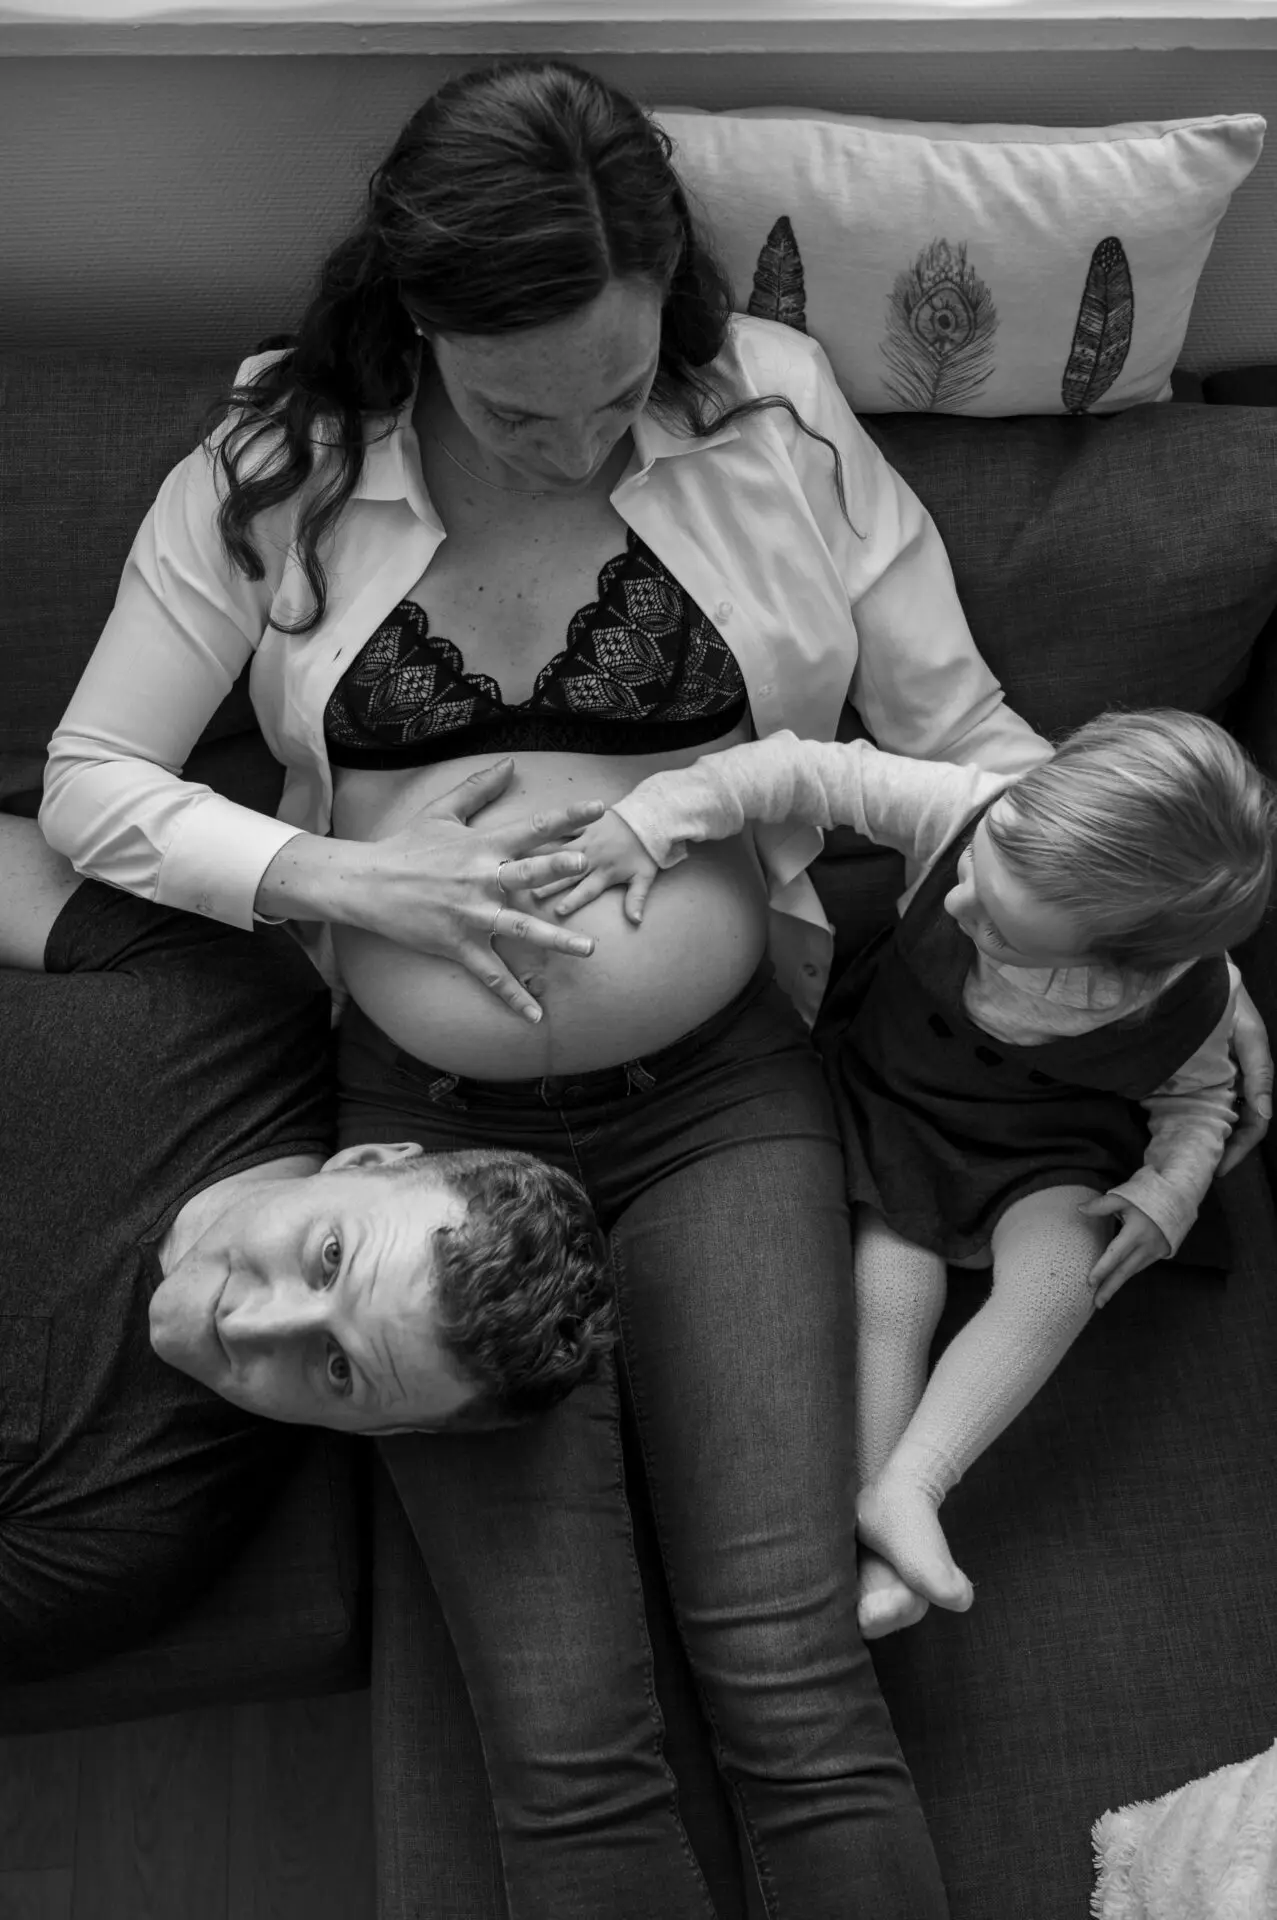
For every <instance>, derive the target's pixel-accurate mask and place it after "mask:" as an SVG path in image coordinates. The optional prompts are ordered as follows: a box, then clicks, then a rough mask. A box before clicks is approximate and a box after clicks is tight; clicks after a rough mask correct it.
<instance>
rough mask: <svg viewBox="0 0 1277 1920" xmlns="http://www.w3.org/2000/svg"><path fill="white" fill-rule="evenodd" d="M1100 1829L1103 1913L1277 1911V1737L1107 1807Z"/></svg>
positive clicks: (1143, 1916) (1098, 1907)
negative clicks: (1242, 1756)
mask: <svg viewBox="0 0 1277 1920" xmlns="http://www.w3.org/2000/svg"><path fill="white" fill-rule="evenodd" d="M1091 1839H1092V1843H1093V1845H1094V1847H1095V1865H1096V1873H1097V1879H1096V1885H1095V1891H1094V1893H1093V1894H1092V1896H1091V1913H1092V1916H1093V1920H1277V1741H1275V1742H1274V1744H1273V1745H1272V1746H1271V1747H1269V1748H1268V1749H1267V1751H1266V1752H1264V1753H1257V1754H1256V1755H1255V1757H1254V1759H1253V1760H1241V1761H1239V1762H1238V1763H1237V1764H1236V1765H1235V1766H1230V1767H1220V1768H1218V1769H1217V1771H1216V1772H1214V1773H1208V1774H1207V1775H1206V1777H1205V1778H1204V1779H1202V1780H1191V1781H1190V1782H1189V1784H1188V1785H1187V1786H1186V1787H1177V1788H1176V1789H1175V1790H1174V1791H1173V1792H1171V1793H1164V1794H1163V1795H1162V1797H1161V1799H1160V1800H1144V1801H1138V1802H1137V1803H1136V1804H1135V1805H1134V1806H1130V1807H1121V1808H1119V1809H1118V1811H1117V1812H1116V1813H1106V1814H1103V1815H1102V1816H1101V1818H1100V1819H1098V1820H1097V1821H1096V1822H1095V1825H1094V1827H1093V1828H1092V1829H1091Z"/></svg>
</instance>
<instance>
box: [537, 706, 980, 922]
mask: <svg viewBox="0 0 1277 1920" xmlns="http://www.w3.org/2000/svg"><path fill="white" fill-rule="evenodd" d="M1006 785H1007V777H1006V775H1005V774H992V773H987V772H985V771H984V770H983V769H982V768H979V767H970V766H965V767H964V766H952V765H950V764H949V763H948V762H947V761H932V760H909V759H905V758H903V757H902V756H900V755H898V754H892V753H881V752H879V750H878V748H877V747H874V746H871V745H870V744H869V742H868V741H867V740H851V741H846V742H842V741H837V740H800V739H799V738H798V737H797V736H796V735H795V734H793V733H789V732H787V731H785V732H781V733H773V734H769V735H768V736H767V738H766V739H764V740H754V741H750V742H749V743H748V744H747V745H744V746H739V747H729V748H727V749H726V751H725V752H722V753H711V754H706V755H705V756H704V757H703V758H702V759H700V760H697V761H696V762H695V763H694V764H693V765H692V766H689V767H675V768H670V769H668V770H667V771H666V772H663V773H656V774H653V775H652V776H651V777H650V778H649V779H647V780H644V781H642V782H641V784H640V785H639V786H637V787H635V788H634V790H633V792H632V793H629V794H627V795H626V797H625V798H624V799H623V800H619V801H617V802H616V804H615V805H614V806H613V807H611V808H610V809H609V810H608V812H607V813H605V814H604V816H603V818H602V820H600V821H598V822H597V823H596V825H595V826H594V827H590V828H587V829H586V830H585V832H584V833H582V834H581V835H580V836H579V837H578V838H577V840H576V841H575V842H574V843H573V844H574V846H575V847H576V848H577V849H578V850H580V851H581V852H583V853H584V854H585V855H586V857H587V859H588V860H589V862H590V870H589V872H588V873H587V875H586V877H585V878H584V879H583V880H582V881H580V882H579V883H578V885H577V886H576V887H574V888H573V889H572V891H571V892H570V893H567V894H565V895H564V897H563V898H562V899H561V900H560V901H559V902H558V904H557V911H558V912H559V913H571V912H574V911H575V909H576V908H577V907H580V906H584V905H585V903H586V901H587V900H593V899H595V898H596V897H597V896H598V895H599V894H600V893H603V892H604V891H606V889H607V888H608V887H610V886H619V885H625V886H627V887H628V888H629V892H628V894H627V906H628V908H629V910H630V918H631V919H634V920H637V919H638V918H639V917H641V912H642V899H644V898H646V894H647V891H648V888H649V887H650V885H651V881H652V879H653V878H654V877H655V874H656V872H657V871H658V870H659V869H661V868H665V867H672V866H676V865H677V864H678V862H679V861H680V860H685V859H686V858H687V851H688V847H689V845H691V844H693V843H695V842H697V841H702V840H726V839H730V838H731V836H732V835H734V834H737V833H740V832H741V831H742V830H743V829H744V827H745V826H746V825H747V824H748V822H750V821H754V820H764V821H778V820H794V821H799V822H802V823H803V824H806V825H810V826H817V827H825V828H828V827H835V826H848V827H855V828H856V830H857V831H858V832H859V833H863V834H865V835H866V836H867V837H868V838H869V839H871V840H876V841H877V842H879V844H881V845H884V846H889V847H895V848H897V849H898V850H899V851H900V852H901V853H904V854H906V855H907V856H908V857H909V858H910V859H913V860H919V861H922V862H926V861H929V860H932V859H934V857H935V855H936V854H937V853H938V852H939V851H940V849H941V847H942V846H944V845H945V843H946V842H947V841H948V840H949V839H951V838H952V836H953V834H954V833H955V832H956V831H957V829H958V827H959V826H961V824H962V822H963V821H964V820H966V819H969V818H970V816H971V815H972V814H973V813H974V812H975V811H976V810H977V808H979V807H980V806H981V805H983V804H984V803H985V802H986V801H988V800H990V799H992V798H993V796H994V795H995V794H997V793H1000V792H1001V791H1002V789H1003V788H1004V787H1005V786H1006ZM631 883H636V884H631ZM636 892H637V893H639V894H640V895H641V897H639V898H638V899H637V900H636ZM636 908H637V911H636V910H635V909H636Z"/></svg>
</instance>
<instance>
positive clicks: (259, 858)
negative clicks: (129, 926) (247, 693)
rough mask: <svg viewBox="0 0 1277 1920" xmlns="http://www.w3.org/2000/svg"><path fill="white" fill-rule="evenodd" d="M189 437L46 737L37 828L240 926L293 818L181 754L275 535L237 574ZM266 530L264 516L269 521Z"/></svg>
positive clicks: (254, 601) (247, 618)
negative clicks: (197, 777) (249, 798)
mask: <svg viewBox="0 0 1277 1920" xmlns="http://www.w3.org/2000/svg"><path fill="white" fill-rule="evenodd" d="M216 512H217V496H216V491H215V485H214V476H213V467H212V461H211V458H210V456H209V454H208V453H207V452H206V451H205V450H204V449H202V448H199V449H196V451H195V452H194V453H192V454H190V455H188V456H187V458H186V459H185V460H183V461H182V462H181V464H180V465H179V466H177V467H175V468H174V470H173V471H172V473H170V474H169V475H168V477H167V479H166V480H165V481H164V484H163V485H162V487H161V488H160V491H159V495H158V497H157V499H156V501H155V504H154V505H153V506H152V508H151V510H150V512H149V513H148V514H147V516H146V519H145V520H144V521H143V523H142V526H141V529H140V531H139V533H138V536H137V538H136V540H135V541H134V543H133V547H132V550H131V552H130V553H129V556H128V559H127V561H126V562H125V567H124V572H123V576H122V578H121V581H120V588H119V592H118V594H117V597H116V602H115V606H114V608H113V610H112V612H111V615H110V618H109V619H108V621H107V623H106V626H105V628H104V630H103V633H102V636H101V638H100V640H99V641H98V644H97V646H96V647H95V649H94V651H93V654H92V657H91V658H90V660H89V663H88V665H87V666H86V668H85V670H84V673H83V675H82V677H81V680H80V684H79V686H78V687H77V688H76V691H75V693H74V694H73V696H72V698H71V703H70V705H69V706H68V708H67V710H66V713H65V714H64V715H63V717H62V720H61V721H60V723H59V725H58V727H57V730H56V732H55V733H54V736H53V739H52V741H51V743H50V747H49V764H48V767H47V769H46V772H45V783H44V802H43V805H42V807H41V809H40V828H41V831H42V832H43V834H44V836H45V838H46V840H48V842H49V844H50V846H52V847H55V848H56V849H57V850H58V851H59V852H60V853H63V854H65V855H66V857H67V858H68V859H69V860H70V861H71V862H72V864H73V866H74V867H75V868H76V869H77V871H78V872H80V873H83V874H88V875H91V876H92V877H93V878H94V879H98V880H105V881H108V882H109V883H110V884H111V885H113V886H117V887H123V888H125V889H126V890H127V891H128V892H130V893H137V894H140V895H142V897H143V898H144V899H149V900H156V901H159V902H160V903H161V904H163V905H165V906H172V907H181V908H184V909H186V910H187V911H189V912H193V913H202V914H206V915H208V916H209V917H210V918H212V919H217V920H225V921H228V922H229V923H230V924H231V925H233V926H240V927H245V928H247V927H251V926H252V924H253V900H254V896H255V894H256V892H257V888H258V885H259V883H260V881H261V877H262V874H263V873H264V872H265V870H266V868H267V867H268V866H269V865H270V863H271V861H272V860H273V859H274V858H275V856H276V855H277V854H278V853H279V851H280V849H281V848H282V847H283V846H284V844H285V843H286V842H287V841H288V840H290V839H291V838H292V837H293V835H294V834H295V833H296V831H297V829H296V828H295V827H292V826H289V825H287V824H286V823H285V822H283V821H281V820H275V819H271V818H269V817H268V816H266V815H264V814H260V813H257V812H255V811H254V810H253V809H252V808H249V807H241V806H238V805H236V804H235V802H233V801H231V800H227V799H225V798H223V797H222V796H221V795H219V794H215V793H213V792H212V790H211V789H210V788H208V787H205V786H201V785H199V784H197V783H196V782H193V781H186V780H183V779H182V777H181V769H182V768H183V766H184V765H185V764H186V761H187V759H188V757H189V755H190V752H191V749H192V748H193V747H194V745H195V743H196V741H197V740H198V739H199V737H200V735H201V733H202V732H203V730H204V728H205V727H206V726H207V724H208V722H209V720H210V719H211V718H212V715H213V714H214V712H215V711H216V710H217V707H218V706H219V705H220V703H221V701H222V700H223V699H224V698H225V696H226V694H227V693H228V692H229V691H230V689H231V687H232V686H233V685H234V683H235V680H236V679H237V678H238V676H239V674H240V672H241V670H242V669H243V667H244V666H245V665H246V664H247V662H248V660H249V658H250V657H251V655H252V653H253V651H254V649H255V648H256V646H257V644H258V642H259V641H260V639H261V636H262V634H263V632H264V631H265V627H266V623H267V620H268V618H269V614H270V606H271V600H272V597H273V594H274V586H275V579H274V576H276V575H278V573H279V571H280V570H281V568H282V552H281V551H280V546H281V544H282V543H280V542H277V541H273V540H270V539H265V540H263V541H262V543H261V544H262V550H263V554H264V557H265V559H266V569H267V570H266V577H265V578H264V579H263V580H258V581H250V580H246V579H245V578H244V577H243V575H242V574H240V573H238V572H237V571H236V570H235V569H233V568H232V567H231V565H230V562H229V561H228V560H227V558H226V556H225V555H224V554H223V552H222V550H221V543H220V541H219V539H218V535H217V527H216ZM272 531H273V530H272Z"/></svg>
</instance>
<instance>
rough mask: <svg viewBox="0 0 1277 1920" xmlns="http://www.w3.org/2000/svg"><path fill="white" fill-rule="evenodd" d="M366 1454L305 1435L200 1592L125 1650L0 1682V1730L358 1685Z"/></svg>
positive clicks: (363, 1653)
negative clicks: (293, 1463) (266, 1500)
mask: <svg viewBox="0 0 1277 1920" xmlns="http://www.w3.org/2000/svg"><path fill="white" fill-rule="evenodd" d="M370 1457H371V1456H370V1451H369V1449H368V1447H367V1444H366V1443H365V1442H363V1441H360V1440H352V1439H350V1438H347V1437H339V1436H337V1435H334V1434H327V1433H320V1432H316V1433H315V1435H314V1436H313V1440H312V1441H311V1442H310V1443H309V1444H308V1445H307V1446H306V1448H305V1451H304V1453H303V1455H302V1459H301V1462H300V1464H299V1466H298V1468H297V1470H296V1472H295V1473H294V1474H293V1475H292V1476H291V1478H290V1479H289V1480H288V1481H287V1483H286V1484H285V1486H284V1488H283V1490H282V1491H281V1493H280V1495H279V1498H278V1500H277V1501H276V1502H275V1503H274V1504H273V1505H272V1506H271V1507H270V1508H269V1510H268V1511H267V1513H266V1514H265V1515H264V1517H263V1520H262V1523H261V1526H260V1527H259V1529H258V1530H257V1532H255V1533H254V1534H253V1536H252V1537H251V1539H250V1540H249V1541H248V1543H247V1545H246V1546H245V1547H244V1549H243V1551H242V1553H240V1554H239V1555H237V1557H236V1558H235V1560H234V1561H232V1563H231V1564H230V1565H229V1566H228V1567H227V1569H226V1571H225V1573H224V1574H223V1575H222V1576H221V1577H220V1578H219V1579H218V1581H217V1582H216V1584H215V1585H214V1586H212V1587H211V1588H210V1589H209V1590H208V1592H207V1593H206V1594H205V1595H204V1596H203V1598H201V1599H200V1600H199V1601H198V1602H197V1603H196V1604H195V1605H194V1606H192V1607H189V1608H188V1609H187V1610H186V1611H185V1612H183V1613H182V1614H180V1615H178V1617H177V1618H176V1619H174V1620H172V1621H170V1623H169V1625H168V1626H167V1627H165V1628H164V1629H163V1630H162V1631H161V1632H159V1633H157V1634H155V1635H154V1636H153V1637H152V1638H151V1639H149V1640H147V1641H146V1642H145V1643H144V1644H143V1645H142V1646H139V1647H135V1648H133V1649H132V1650H131V1651H129V1652H125V1653H119V1654H115V1655H113V1656H112V1657H111V1658H110V1659H108V1660H101V1661H98V1662H96V1663H94V1664H93V1665H92V1666H87V1667H81V1668H79V1669H78V1670H77V1671H76V1672H74V1673H67V1674H62V1675H59V1676H58V1677H56V1678H53V1679H47V1680H40V1681H34V1682H30V1683H26V1684H20V1685H15V1686H7V1687H0V1734H9V1733H37V1732H44V1731H46V1730H49V1729H52V1728H57V1727H81V1726H90V1725H93V1724H95V1723H97V1722H99V1721H111V1720H133V1719H138V1718H142V1717H144V1716H148V1715H151V1714H157V1713H175V1712H177V1711H179V1710H180V1709H183V1708H186V1707H198V1706H212V1705H221V1704H224V1703H227V1702H231V1701H238V1700H267V1699H274V1698H277V1697H285V1698H290V1697H293V1696H300V1695H306V1694H318V1693H335V1692H340V1691H341V1690H342V1689H344V1688H347V1687H360V1686H364V1685H365V1684H366V1683H367V1677H368V1632H367V1624H368V1623H367V1619H366V1613H367V1602H368V1594H367V1580H366V1572H365V1559H366V1553H367V1542H366V1540H365V1531H364V1516H365V1514H366V1511H367V1484H368V1483H367V1472H368V1466H369V1462H370Z"/></svg>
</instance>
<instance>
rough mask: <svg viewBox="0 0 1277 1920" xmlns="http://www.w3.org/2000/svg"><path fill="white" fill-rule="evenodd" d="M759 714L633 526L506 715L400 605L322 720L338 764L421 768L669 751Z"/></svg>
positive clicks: (409, 603)
mask: <svg viewBox="0 0 1277 1920" xmlns="http://www.w3.org/2000/svg"><path fill="white" fill-rule="evenodd" d="M747 705H748V695H747V693H746V691H745V682H744V680H743V679H742V677H741V671H740V668H739V667H738V666H737V664H736V660H735V657H734V656H733V654H732V652H731V649H730V648H729V647H728V646H727V643H726V642H725V641H724V640H723V638H722V636H721V635H720V634H719V633H718V631H717V629H716V628H715V627H714V626H712V625H711V623H710V622H709V621H708V620H707V619H706V618H705V615H704V614H703V613H702V612H701V610H700V608H699V607H698V606H697V604H696V602H695V601H694V600H693V599H692V597H691V595H690V594H688V593H686V592H685V591H684V590H683V588H682V587H681V586H680V585H679V584H678V581H677V580H675V579H674V577H673V575H672V574H670V573H669V572H667V570H666V569H665V568H664V567H663V566H662V565H661V562H660V561H659V560H658V559H657V557H656V555H655V554H654V553H653V552H652V550H651V548H650V547H648V546H647V545H646V544H645V543H644V542H643V541H642V540H640V539H639V537H638V535H637V534H636V533H634V532H633V531H632V530H631V531H630V533H629V536H628V538H627V541H626V546H625V551H624V553H619V554H616V555H614V557H613V558H612V559H611V560H609V561H607V562H606V564H605V565H604V567H603V569H602V571H601V572H600V574H599V593H598V598H597V600H594V601H591V602H590V604H589V605H588V606H584V607H582V608H581V609H580V611H579V612H578V613H576V614H574V615H573V617H572V623H571V625H570V626H569V628H568V634H567V644H566V645H565V646H564V647H563V649H562V650H561V651H560V652H559V653H556V654H555V656H554V658H553V659H552V660H550V661H548V662H547V664H546V665H545V666H544V667H542V669H541V671H540V673H539V674H538V675H537V678H536V685H535V686H534V687H533V689H532V692H531V693H530V694H529V696H528V698H527V699H526V700H520V701H517V702H515V704H514V705H513V706H507V705H506V703H505V702H504V701H503V700H502V698H501V689H500V688H499V687H498V685H497V683H496V681H495V680H492V679H489V677H488V675H487V674H486V673H467V672H466V669H465V665H464V663H463V661H462V658H461V654H460V652H459V650H458V649H457V648H456V647H455V646H454V645H453V643H452V641H451V640H445V639H444V638H443V636H442V635H441V634H434V633H431V631H430V622H429V619H428V617H427V615H426V613H425V610H424V609H423V608H422V607H419V606H418V605H417V603H416V601H414V600H401V601H400V602H399V605H398V606H397V607H395V608H394V609H393V611H392V612H391V613H389V614H387V616H386V618H385V619H384V620H383V621H382V623H381V625H380V626H379V627H378V629H377V631H376V633H374V634H373V636H372V639H371V640H369V641H368V643H367V645H366V646H364V647H362V648H361V649H360V651H359V653H358V654H357V655H356V657H355V659H354V660H353V661H352V662H351V664H350V666H349V667H347V669H346V671H345V673H344V674H343V675H342V677H341V679H340V680H339V681H338V683H337V685H336V687H335V688H334V689H333V693H332V696H331V698H330V699H329V702H328V705H327V707H326V708H325V710H324V738H325V741H326V743H327V746H328V758H329V760H330V761H331V762H332V764H333V765H334V766H337V767H380V768H388V767H420V766H427V765H429V764H430V763H431V762H432V761H436V760H456V759H459V758H461V757H462V756H463V755H465V754H471V753H509V752H513V751H519V750H521V751H523V752H532V751H536V750H540V751H543V752H549V751H555V750H558V751H561V752H569V753H664V752H667V751H669V750H670V749H677V748H680V747H694V746H700V745H703V744H704V743H705V742H706V741H709V740H718V739H721V738H722V736H723V735H724V734H727V733H730V732H731V731H732V730H733V728H735V727H736V726H738V725H739V723H740V721H741V719H742V718H743V717H744V714H745V711H746V707H747Z"/></svg>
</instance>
